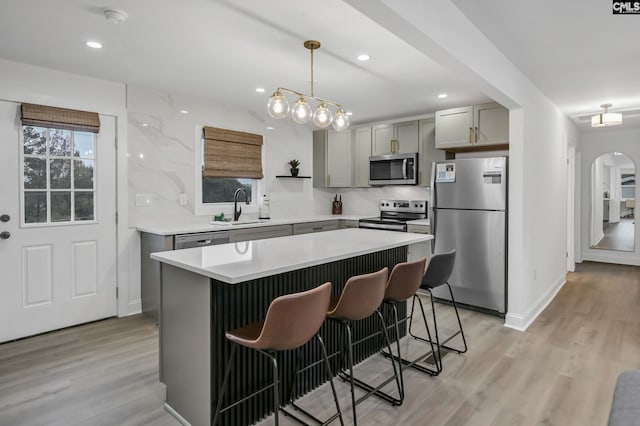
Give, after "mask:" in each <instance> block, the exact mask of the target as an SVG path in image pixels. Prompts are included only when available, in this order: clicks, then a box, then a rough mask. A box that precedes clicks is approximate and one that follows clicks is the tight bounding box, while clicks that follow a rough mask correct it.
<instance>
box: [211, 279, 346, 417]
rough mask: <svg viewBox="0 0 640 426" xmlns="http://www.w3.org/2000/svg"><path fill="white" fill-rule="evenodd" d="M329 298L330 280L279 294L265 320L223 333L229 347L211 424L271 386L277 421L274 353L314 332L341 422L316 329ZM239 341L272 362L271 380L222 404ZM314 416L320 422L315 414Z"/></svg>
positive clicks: (324, 352) (336, 397) (277, 407)
mask: <svg viewBox="0 0 640 426" xmlns="http://www.w3.org/2000/svg"><path fill="white" fill-rule="evenodd" d="M330 299H331V283H329V282H327V283H324V284H322V285H321V286H319V287H316V288H314V289H312V290H308V291H304V292H301V293H294V294H288V295H284V296H280V297H277V298H276V299H274V300H273V301H272V302H271V304H270V305H269V309H268V311H267V315H266V317H265V319H264V322H256V323H253V324H249V325H247V326H245V327H241V328H238V329H236V330H233V331H229V332H227V333H225V336H226V338H227V339H228V340H229V341H230V342H232V348H231V355H230V357H229V362H228V364H227V368H226V370H225V374H224V379H223V382H222V387H221V389H220V392H219V395H218V404H217V406H216V411H215V415H214V418H213V424H214V425H216V424H217V423H218V421H219V418H220V415H221V414H222V413H223V412H225V411H227V410H229V409H230V408H232V407H235V406H237V405H238V404H241V403H242V402H244V401H246V400H248V399H249V398H252V397H253V396H255V395H257V394H258V393H260V392H263V391H265V390H267V389H269V388H271V389H272V390H273V407H274V418H275V424H276V425H278V411H279V410H280V409H281V408H280V401H279V398H278V393H279V387H278V361H277V359H276V357H275V355H274V354H275V352H277V351H284V350H290V349H296V348H299V347H300V346H302V345H304V344H305V343H307V342H308V341H309V340H311V339H312V338H313V337H314V336H316V338H317V340H318V343H319V344H320V347H321V348H322V355H323V358H324V363H325V367H326V372H327V377H328V378H329V382H330V383H331V391H332V392H333V399H334V402H335V404H336V409H337V417H339V418H340V423H341V424H344V423H343V420H342V412H341V411H340V404H339V403H338V396H337V394H336V389H335V387H334V385H333V374H332V372H331V367H330V365H329V358H328V357H327V351H326V348H325V346H324V342H323V340H322V338H321V337H320V334H319V333H318V331H319V330H320V327H321V326H322V324H323V322H324V320H325V317H326V313H327V309H328V308H329V301H330ZM238 345H240V346H245V347H247V348H251V349H254V350H256V351H258V352H260V353H261V354H263V355H265V356H267V357H268V358H269V359H270V361H271V363H272V366H273V383H272V384H270V385H267V386H265V387H264V388H263V389H260V390H258V391H256V392H254V393H252V394H251V395H249V396H246V397H244V398H242V399H241V400H239V401H235V402H233V403H231V404H230V405H227V406H226V407H224V408H223V407H222V402H223V398H224V394H225V392H226V388H227V381H228V379H229V373H230V372H231V367H232V366H233V360H234V357H235V354H236V349H237V347H238ZM335 417H336V416H334V417H332V418H331V420H333V419H334V418H335ZM294 418H295V419H296V420H298V421H299V422H301V423H304V422H303V421H302V420H300V419H299V418H297V417H295V416H294ZM313 419H314V420H316V421H318V422H320V423H322V422H321V421H319V420H317V419H315V418H313Z"/></svg>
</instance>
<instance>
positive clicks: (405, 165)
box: [402, 158, 408, 180]
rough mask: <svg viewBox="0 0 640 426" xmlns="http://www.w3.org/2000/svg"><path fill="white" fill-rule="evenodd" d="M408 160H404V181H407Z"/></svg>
mask: <svg viewBox="0 0 640 426" xmlns="http://www.w3.org/2000/svg"><path fill="white" fill-rule="evenodd" d="M407 160H408V159H407V158H405V159H404V160H402V179H404V180H407V163H408V161H407Z"/></svg>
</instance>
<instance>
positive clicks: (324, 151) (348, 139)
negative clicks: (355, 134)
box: [313, 130, 353, 188]
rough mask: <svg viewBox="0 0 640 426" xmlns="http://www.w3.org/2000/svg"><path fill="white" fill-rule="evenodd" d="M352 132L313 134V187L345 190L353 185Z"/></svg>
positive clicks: (317, 132)
mask: <svg viewBox="0 0 640 426" xmlns="http://www.w3.org/2000/svg"><path fill="white" fill-rule="evenodd" d="M352 173H353V165H352V132H351V131H343V132H336V131H335V130H316V131H314V132H313V186H314V187H315V188H344V187H350V186H351V184H352Z"/></svg>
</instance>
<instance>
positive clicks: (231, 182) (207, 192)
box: [202, 175, 255, 204]
mask: <svg viewBox="0 0 640 426" xmlns="http://www.w3.org/2000/svg"><path fill="white" fill-rule="evenodd" d="M254 182H255V180H254V179H242V178H214V177H207V176H204V175H203V176H202V203H203V204H209V203H231V202H233V195H234V193H235V191H236V189H238V188H243V189H244V190H245V193H246V195H247V200H250V201H253V192H254V191H253V186H254ZM240 200H241V201H244V199H243V198H240Z"/></svg>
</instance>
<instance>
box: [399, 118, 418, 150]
mask: <svg viewBox="0 0 640 426" xmlns="http://www.w3.org/2000/svg"><path fill="white" fill-rule="evenodd" d="M419 128H420V125H419V122H418V121H417V120H416V121H406V122H404V123H396V124H394V125H393V138H394V139H395V141H396V142H395V143H396V146H395V152H397V153H400V154H408V153H411V152H418V146H419V144H420V142H419V133H420V130H419Z"/></svg>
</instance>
